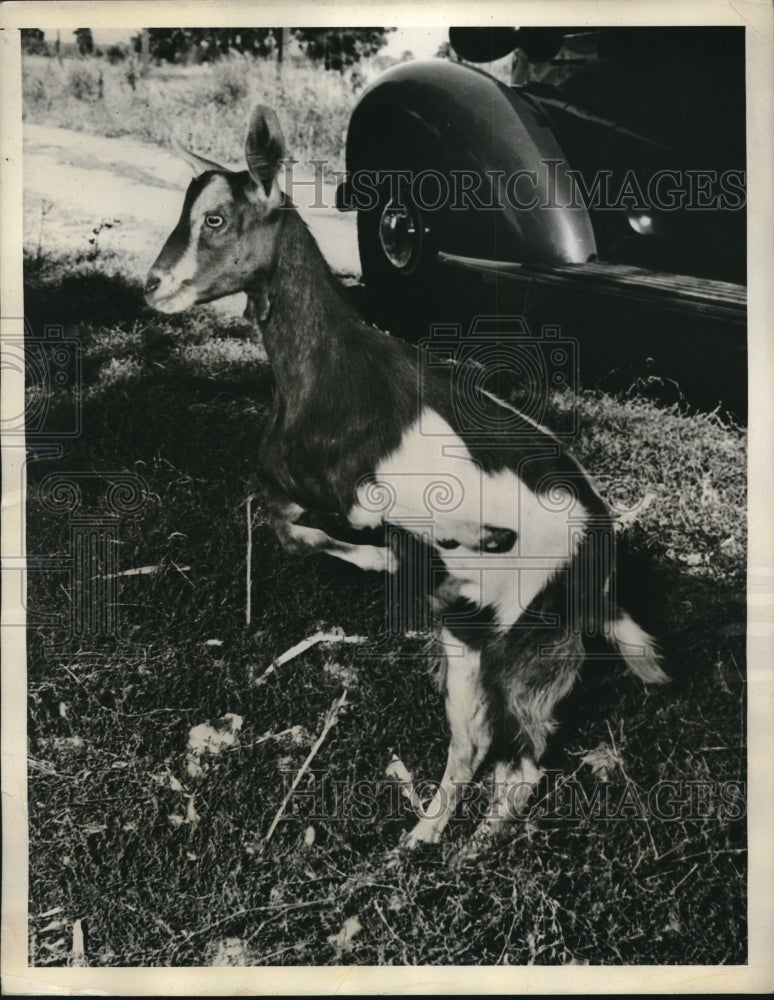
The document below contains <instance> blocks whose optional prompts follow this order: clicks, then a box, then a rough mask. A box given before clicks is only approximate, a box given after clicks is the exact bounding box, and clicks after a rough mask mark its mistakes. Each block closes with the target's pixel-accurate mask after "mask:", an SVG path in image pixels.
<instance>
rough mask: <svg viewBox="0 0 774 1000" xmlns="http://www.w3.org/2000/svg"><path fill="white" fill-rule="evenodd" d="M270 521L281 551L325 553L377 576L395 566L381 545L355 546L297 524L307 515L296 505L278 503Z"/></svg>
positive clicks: (316, 529) (318, 530) (319, 530)
mask: <svg viewBox="0 0 774 1000" xmlns="http://www.w3.org/2000/svg"><path fill="white" fill-rule="evenodd" d="M270 511H271V520H272V524H273V526H274V530H275V531H276V533H277V537H278V538H279V540H280V543H281V544H282V547H283V548H284V549H285V550H286V551H288V552H294V553H305V552H324V553H325V554H326V555H329V556H335V557H336V558H337V559H342V560H343V561H344V562H349V563H352V564H353V565H354V566H358V567H359V568H360V569H367V570H375V571H377V572H385V571H391V570H392V569H393V562H392V559H391V553H390V550H389V549H388V548H386V547H384V546H379V545H356V544H354V543H353V542H343V541H340V540H339V539H337V538H332V537H331V536H330V535H328V534H327V533H326V532H324V531H323V530H322V529H321V528H313V527H310V526H309V525H306V524H298V523H297V522H298V519H299V518H300V517H301V516H302V515H303V514H304V513H306V511H305V510H304V508H303V507H301V506H300V505H299V504H297V503H292V502H288V503H284V504H280V503H275V504H272V505H271V507H270Z"/></svg>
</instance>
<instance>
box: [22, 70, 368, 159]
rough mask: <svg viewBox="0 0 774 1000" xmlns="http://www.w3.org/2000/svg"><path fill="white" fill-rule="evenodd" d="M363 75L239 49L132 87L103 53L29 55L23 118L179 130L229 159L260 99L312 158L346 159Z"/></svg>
mask: <svg viewBox="0 0 774 1000" xmlns="http://www.w3.org/2000/svg"><path fill="white" fill-rule="evenodd" d="M357 79H358V78H357V77H355V78H354V82H353V78H352V76H351V74H344V75H341V74H339V73H325V72H321V71H319V70H316V69H315V68H314V67H313V66H312V65H308V64H307V65H305V64H303V63H301V64H295V63H294V62H289V63H288V64H287V65H286V67H285V68H284V70H283V72H282V74H279V73H278V72H277V67H276V64H275V63H274V62H267V61H260V60H258V61H255V62H254V61H252V60H250V59H247V58H242V57H240V56H234V57H232V58H229V59H224V60H221V61H220V62H217V63H215V64H213V65H212V66H208V65H204V66H187V67H186V66H178V67H174V66H164V68H158V67H154V68H152V69H151V71H150V73H149V75H148V76H147V77H145V78H143V77H139V76H137V78H136V79H135V86H134V87H132V86H131V84H130V82H129V80H128V78H127V71H126V67H125V66H123V65H113V66H111V65H110V64H109V63H107V62H106V61H104V60H96V59H89V60H63V62H62V63H61V64H60V63H59V62H58V61H57V60H56V59H51V58H47V57H45V56H29V55H27V56H25V57H24V60H23V63H22V88H23V100H24V120H25V121H29V122H34V123H36V124H41V125H56V126H58V127H59V128H68V129H74V130H75V131H79V132H89V133H93V134H96V135H105V136H120V135H131V136H133V137H134V138H137V139H142V140H145V141H148V142H153V143H157V144H159V145H163V146H168V145H170V143H171V139H172V138H173V137H176V138H178V139H179V140H180V141H181V142H183V143H184V144H185V145H188V146H190V147H191V148H192V149H195V150H196V152H197V153H199V154H200V155H202V156H207V157H210V158H212V159H215V160H221V161H222V162H224V163H229V162H230V160H231V157H232V155H233V148H232V147H233V136H234V135H241V134H242V133H243V131H244V127H245V122H246V121H247V120H248V118H249V115H250V111H251V110H252V108H253V106H254V105H255V104H256V103H258V102H263V103H265V104H269V105H271V106H272V107H273V108H274V109H275V110H276V112H277V114H278V115H279V118H280V120H281V121H282V122H283V128H284V129H285V130H286V135H285V137H286V140H287V144H288V149H292V150H293V153H294V156H295V157H296V158H297V159H299V160H301V161H302V162H305V161H307V160H309V159H311V158H313V157H316V158H319V159H323V160H326V161H327V162H328V165H329V168H330V169H331V170H342V169H343V165H344V164H343V155H344V139H345V136H346V130H347V123H348V121H349V115H350V114H351V111H352V108H353V106H354V103H355V99H356V88H357V86H358V84H357V82H356V81H357Z"/></svg>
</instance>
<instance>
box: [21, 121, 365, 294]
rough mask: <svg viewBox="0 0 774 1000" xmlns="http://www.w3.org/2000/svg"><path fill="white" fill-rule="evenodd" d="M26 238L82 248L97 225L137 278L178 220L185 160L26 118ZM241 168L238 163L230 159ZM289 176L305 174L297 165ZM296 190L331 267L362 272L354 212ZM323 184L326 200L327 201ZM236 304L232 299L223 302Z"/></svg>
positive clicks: (105, 244) (105, 248)
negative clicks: (321, 204)
mask: <svg viewBox="0 0 774 1000" xmlns="http://www.w3.org/2000/svg"><path fill="white" fill-rule="evenodd" d="M23 139H24V160H23V167H24V243H25V246H27V247H29V248H30V249H32V251H33V252H35V251H37V248H38V246H40V249H41V251H42V252H43V253H46V252H48V253H56V254H60V253H74V254H77V253H86V252H88V251H89V250H90V249H91V245H90V244H89V240H90V239H91V238H93V236H94V233H93V230H94V229H98V228H99V227H100V225H101V224H102V223H113V222H114V220H118V222H117V224H114V225H113V226H112V228H110V229H107V228H103V229H102V230H101V231H100V232H99V235H98V240H99V250H100V252H101V253H110V252H115V253H117V254H119V255H120V257H121V262H122V266H124V265H125V269H126V271H127V273H129V274H130V275H131V276H132V277H136V278H141V277H143V276H144V275H145V273H146V271H147V269H148V267H149V266H150V265H151V264H152V263H153V260H154V258H155V257H156V255H157V253H158V252H159V250H160V249H161V246H162V243H163V241H164V240H165V239H166V237H167V236H168V235H169V233H170V232H171V230H172V228H173V226H174V225H175V222H176V221H177V218H178V215H179V212H180V209H181V207H182V204H183V192H184V191H185V189H186V187H187V185H188V182H189V181H190V179H191V171H190V168H189V167H188V166H187V165H186V164H185V163H184V162H183V161H182V160H180V159H178V158H177V157H175V156H173V155H172V154H171V153H170V152H169V151H167V150H166V149H161V148H159V147H158V146H154V145H151V144H150V143H145V142H140V141H139V140H137V139H132V138H128V137H126V136H122V137H120V138H105V137H103V136H93V135H86V134H84V133H81V132H71V131H69V130H68V129H62V128H54V127H51V126H46V125H32V124H26V123H25V125H24V136H23ZM233 166H235V167H237V168H238V169H241V166H238V165H237V164H233ZM294 169H295V170H296V171H298V173H297V174H295V175H294V179H297V181H302V180H303V179H304V175H303V174H302V173H301V169H302V167H301V165H298V166H297V167H295V168H294ZM293 197H294V200H295V201H296V203H297V204H298V207H299V210H300V211H301V214H302V215H303V216H304V218H305V219H306V222H307V224H308V225H309V228H310V229H311V231H312V232H313V234H314V235H315V237H316V239H317V241H318V243H319V244H320V247H321V249H322V251H323V253H324V254H325V256H326V258H327V259H328V262H329V263H330V265H331V267H332V268H333V269H334V270H335V271H336V272H337V273H340V274H344V275H359V273H360V263H359V260H358V254H357V239H356V234H355V218H354V215H342V214H341V213H339V212H337V211H336V210H335V208H333V207H326V208H311V207H309V206H310V205H311V204H313V203H314V192H313V189H312V188H311V187H303V186H301V185H300V184H298V183H296V186H295V188H294V191H293ZM332 198H333V189H332V188H331V187H330V186H328V187H326V188H325V190H324V193H323V199H322V200H323V201H324V202H325V204H326V205H329V206H332V204H333V202H332ZM232 307H233V308H234V309H239V308H240V305H239V304H237V303H230V304H227V309H228V311H231V308H232Z"/></svg>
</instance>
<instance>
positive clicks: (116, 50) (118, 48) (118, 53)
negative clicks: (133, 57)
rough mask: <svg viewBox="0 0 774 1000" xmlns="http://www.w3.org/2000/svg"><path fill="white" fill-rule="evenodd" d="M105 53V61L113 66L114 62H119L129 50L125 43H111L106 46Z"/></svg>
mask: <svg viewBox="0 0 774 1000" xmlns="http://www.w3.org/2000/svg"><path fill="white" fill-rule="evenodd" d="M105 55H106V56H107V61H108V62H109V63H110V65H111V66H115V65H116V63H121V62H123V61H124V59H126V57H127V56H128V55H129V51H128V49H127V48H126V46H125V45H111V46H109V47H108V49H107V51H106V53H105Z"/></svg>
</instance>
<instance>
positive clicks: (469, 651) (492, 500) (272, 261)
mask: <svg viewBox="0 0 774 1000" xmlns="http://www.w3.org/2000/svg"><path fill="white" fill-rule="evenodd" d="M284 153H285V144H284V140H283V136H282V132H281V129H280V125H279V122H278V120H277V117H276V115H275V113H274V112H273V110H271V109H270V108H267V107H264V106H260V105H259V106H258V107H256V108H255V109H254V111H253V113H252V116H251V120H250V125H249V129H248V134H247V140H246V145H245V154H246V160H247V170H246V171H241V172H233V171H230V170H227V169H225V168H224V167H220V166H218V165H217V164H215V163H212V162H211V161H209V160H205V159H202V158H201V157H198V156H196V155H195V154H193V153H188V152H185V155H186V157H187V159H188V160H189V162H190V163H191V164H192V166H193V167H194V172H195V174H196V176H195V177H194V180H192V181H191V184H190V186H189V188H188V191H187V193H186V196H185V202H184V205H183V210H182V215H181V217H180V220H179V222H178V224H177V226H176V228H175V229H174V230H173V232H172V233H171V235H170V236H169V238H168V239H167V241H166V243H165V244H164V247H163V249H162V251H161V253H160V255H159V257H158V259H157V260H156V262H155V263H154V264H153V266H152V268H151V269H150V271H149V273H148V278H147V283H146V286H145V293H146V300H147V302H148V303H149V304H150V305H151V306H153V307H155V308H156V309H157V310H160V311H162V312H165V313H172V312H178V311H181V310H184V309H187V308H188V307H189V306H192V305H194V304H195V303H201V302H207V301H211V300H213V299H217V298H219V297H221V296H225V295H229V294H232V293H235V292H246V293H247V299H248V312H249V314H251V315H252V316H254V317H255V318H256V320H257V321H258V323H259V324H260V328H261V332H262V336H263V342H264V345H265V349H266V352H267V355H268V357H269V360H270V362H271V365H272V368H273V371H274V376H275V380H276V387H275V395H274V401H273V407H272V412H271V415H270V417H269V419H268V421H267V425H266V428H265V431H264V433H263V439H262V442H261V446H260V464H261V476H262V478H263V483H264V487H265V493H266V502H267V505H268V508H269V511H270V514H271V517H272V521H273V524H274V526H275V528H276V530H277V532H278V535H279V537H280V540H281V541H282V542H283V544H284V545H285V546H286V547H287V548H288V549H290V550H292V551H302V550H316V551H318V552H324V553H328V554H329V555H332V556H335V557H337V558H339V559H343V560H345V561H348V562H350V563H353V564H354V565H356V566H358V567H360V568H362V569H368V570H379V571H388V572H394V571H395V565H396V564H395V558H394V555H393V553H392V551H391V549H390V547H389V546H388V545H383V544H356V543H354V542H351V541H343V540H340V539H337V538H336V537H335V536H334V535H333V534H329V533H328V532H326V531H323V530H322V529H321V528H319V527H312V526H309V525H303V524H301V523H300V520H301V517H302V515H303V514H304V512H319V513H323V514H326V515H334V523H335V521H336V520H337V521H338V522H339V523H340V524H346V525H347V526H348V528H349V529H358V530H363V529H378V528H380V527H381V528H382V530H383V531H384V528H385V526H386V527H390V526H393V527H394V526H397V527H398V528H400V529H401V530H402V531H404V532H405V533H407V535H408V536H409V537H411V536H412V533H413V534H414V535H415V536H416V535H418V533H419V531H420V528H419V527H417V525H420V527H421V529H422V530H425V529H426V526H427V516H428V502H427V499H428V495H429V493H431V492H432V488H433V487H434V486H436V485H437V484H438V483H441V484H443V485H444V487H445V488H446V489H447V491H450V494H449V495H447V497H446V500H447V501H448V502H444V503H440V504H437V505H436V508H435V509H433V510H432V536H431V538H430V540H429V542H428V543H427V545H426V547H427V548H428V549H429V550H430V555H431V556H432V559H433V564H434V572H433V574H432V579H431V580H430V584H429V587H428V589H429V593H428V594H427V597H428V599H429V602H430V606H431V608H432V611H433V613H434V616H435V618H436V619H437V621H438V625H439V629H438V631H439V632H440V642H441V647H442V650H443V652H444V654H445V666H444V668H443V670H442V671H441V680H440V684H441V686H442V690H443V693H444V696H445V706H446V713H447V718H448V723H449V727H450V730H451V740H450V745H449V751H448V759H447V764H446V770H445V772H444V775H443V778H442V780H441V782H440V784H439V785H438V788H437V791H436V794H435V797H434V799H433V801H432V802H431V804H430V805H429V807H428V808H427V809H426V811H425V814H424V815H423V816H422V817H421V818H420V819H419V821H418V823H417V824H416V826H415V827H414V828H413V830H412V831H411V832H410V833H409V834H408V835H407V836H406V838H405V840H406V842H407V844H408V846H414V845H416V844H417V843H419V842H430V843H435V842H437V841H438V840H439V838H440V836H441V833H442V831H443V830H444V828H445V826H446V825H447V823H448V821H449V819H450V817H451V816H452V815H453V813H454V810H455V808H456V803H457V794H458V790H459V788H460V787H461V786H462V785H464V784H466V783H469V782H471V781H472V780H473V778H474V776H475V775H476V773H477V772H478V771H479V769H480V767H481V766H482V764H483V763H484V761H485V759H487V758H494V759H495V761H496V764H495V772H494V778H495V782H494V788H495V792H494V795H493V802H492V805H491V808H490V809H489V812H488V817H487V819H486V821H485V823H484V824H483V827H482V830H483V833H482V834H481V837H487V838H488V837H490V836H493V835H494V834H496V833H497V832H498V831H501V830H503V829H504V828H505V825H506V824H507V823H508V822H509V821H510V820H511V819H513V818H515V817H516V816H517V815H518V814H519V812H520V810H521V809H522V808H523V807H524V805H525V804H526V802H527V801H528V799H529V796H530V794H531V792H532V790H533V788H534V785H535V783H536V782H538V781H539V779H540V777H541V774H542V772H541V769H540V761H541V758H542V756H543V754H544V751H545V749H546V744H547V740H548V738H549V736H550V734H551V733H552V731H553V730H554V728H555V723H554V720H553V712H554V708H555V706H556V704H557V702H559V701H560V699H562V698H564V697H565V696H566V695H567V694H568V693H569V692H570V690H571V688H572V687H573V684H574V682H575V680H576V678H577V675H578V673H579V670H580V667H581V665H582V663H583V661H584V658H585V657H586V655H587V652H588V649H589V648H591V647H593V646H594V644H595V642H596V643H597V645H599V639H600V637H601V639H602V641H603V645H604V646H605V648H606V649H608V650H610V651H611V653H614V654H615V655H616V656H618V657H619V658H621V659H623V660H624V661H625V663H626V664H627V665H628V667H629V668H630V670H631V671H632V672H633V673H634V674H635V675H637V676H638V677H639V678H640V679H641V680H642V681H643V682H646V683H654V682H661V681H664V680H666V679H667V678H666V675H665V674H664V672H663V671H662V669H661V666H660V665H659V654H658V652H657V650H656V648H655V645H654V643H653V641H652V639H651V638H650V637H649V636H648V635H647V634H646V633H645V632H644V631H643V630H642V629H641V628H640V627H639V626H638V625H637V624H636V623H635V622H634V621H633V620H632V618H631V617H630V616H629V615H628V614H626V613H625V612H624V611H622V610H619V609H618V607H617V606H616V604H615V600H614V595H613V593H612V564H611V559H610V558H609V552H608V553H607V554H606V553H605V551H603V549H604V545H608V547H609V545H610V539H612V537H613V522H612V518H611V515H610V513H609V511H608V509H607V507H606V505H605V504H604V503H603V501H602V499H601V498H600V496H599V495H598V493H597V491H596V489H595V488H594V486H593V484H592V482H591V480H590V479H589V477H588V476H587V474H586V473H585V472H584V471H583V470H582V469H581V467H580V465H579V464H578V463H577V462H576V461H575V459H574V458H572V457H571V456H570V455H569V454H568V453H566V452H565V451H564V450H563V449H562V447H561V446H560V444H559V442H558V441H557V439H556V438H555V437H554V436H553V435H552V434H551V433H550V432H549V431H548V430H546V429H545V428H543V427H542V426H539V425H538V424H537V423H535V422H534V421H532V420H531V419H529V418H527V417H526V416H524V415H523V414H521V413H520V412H518V411H517V410H515V409H514V408H512V407H509V406H508V405H507V404H506V403H504V402H502V401H501V400H499V399H497V398H496V397H495V396H493V395H490V394H489V393H487V392H483V391H482V392H479V393H478V397H477V405H478V406H479V409H480V410H482V412H484V413H486V414H487V415H488V417H489V418H490V424H489V426H491V427H493V428H497V427H502V424H503V416H504V414H505V415H507V417H508V426H509V430H508V432H507V433H499V434H498V433H496V432H492V433H491V434H489V436H488V437H487V438H486V439H484V440H481V439H480V437H477V436H471V435H466V433H465V431H464V429H462V428H461V425H460V419H459V416H458V407H457V403H458V402H459V400H458V399H456V398H455V393H458V392H459V391H460V390H459V389H458V388H455V384H456V383H455V382H454V380H453V379H451V380H450V379H449V376H448V373H446V372H439V371H438V370H436V369H431V368H428V367H427V366H423V365H422V364H421V363H420V360H419V358H418V355H417V352H416V349H415V348H414V347H412V346H410V345H408V344H407V343H405V342H403V341H402V340H400V339H397V338H395V337H391V336H389V335H387V334H385V333H382V332H381V331H379V330H377V329H375V328H374V327H372V326H370V325H368V324H367V323H365V322H364V321H363V320H361V319H360V318H359V317H358V315H357V314H356V313H355V311H354V310H353V309H352V308H351V307H350V305H349V304H348V303H347V301H346V300H345V298H344V296H343V292H342V289H341V286H340V284H339V282H338V281H337V280H336V278H335V277H334V276H333V274H332V272H331V271H330V269H329V268H328V266H327V264H326V262H325V260H324V259H323V256H322V254H321V252H320V250H319V248H318V247H317V244H316V243H315V241H314V239H313V237H312V235H311V234H310V233H309V231H308V229H307V227H306V225H305V224H304V222H303V221H302V219H301V217H300V215H299V214H298V212H297V210H296V208H295V206H294V205H293V204H292V202H291V201H290V199H289V198H288V197H287V196H286V195H285V194H284V193H282V192H281V190H280V187H279V185H278V182H277V174H278V170H279V167H280V162H281V160H282V158H283V156H284ZM473 391H476V390H473ZM600 537H603V539H607V541H605V542H604V544H600V543H599V541H598V540H599V538H600ZM423 544H424V543H423ZM581 606H582V612H581V613H580V614H578V613H577V608H578V607H581ZM574 609H575V610H574ZM581 619H582V620H581ZM478 836H479V835H477V837H478ZM474 839H475V838H474Z"/></svg>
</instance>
